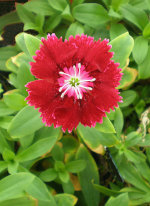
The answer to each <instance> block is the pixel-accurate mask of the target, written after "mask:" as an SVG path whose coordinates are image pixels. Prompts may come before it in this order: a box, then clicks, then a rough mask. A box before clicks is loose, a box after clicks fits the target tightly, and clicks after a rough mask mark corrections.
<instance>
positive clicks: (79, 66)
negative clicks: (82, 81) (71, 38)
mask: <svg viewBox="0 0 150 206" xmlns="http://www.w3.org/2000/svg"><path fill="white" fill-rule="evenodd" d="M78 69H79V77H80V69H81V63H78Z"/></svg>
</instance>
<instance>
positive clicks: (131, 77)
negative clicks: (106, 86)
mask: <svg viewBox="0 0 150 206" xmlns="http://www.w3.org/2000/svg"><path fill="white" fill-rule="evenodd" d="M122 73H123V76H122V79H121V81H120V85H119V86H118V87H117V88H118V89H122V88H127V87H129V86H130V85H131V84H133V83H134V82H135V79H136V77H137V75H138V71H137V70H136V69H132V68H130V67H125V69H124V70H123V71H122ZM120 105H121V104H120Z"/></svg>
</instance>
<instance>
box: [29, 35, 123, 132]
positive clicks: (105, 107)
mask: <svg viewBox="0 0 150 206" xmlns="http://www.w3.org/2000/svg"><path fill="white" fill-rule="evenodd" d="M108 42H109V40H107V39H105V40H103V41H101V40H100V39H99V40H98V41H94V38H93V37H88V36H87V35H84V34H82V35H81V36H80V35H76V37H75V38H74V37H73V36H70V38H69V40H65V41H64V42H63V41H62V38H60V39H58V38H57V37H56V35H55V34H52V35H50V34H48V36H47V40H46V39H44V38H42V43H43V45H41V47H40V50H38V51H37V52H36V56H34V61H35V62H31V63H30V65H31V72H32V74H33V75H34V76H35V77H36V78H38V80H35V81H33V82H29V83H28V84H27V85H26V87H27V88H28V90H27V91H28V94H29V95H28V97H27V98H26V99H27V100H28V104H29V105H31V106H34V107H35V108H39V112H41V117H42V120H43V122H45V124H46V125H47V126H51V125H52V124H54V127H59V126H62V130H63V131H64V132H65V131H66V130H67V129H68V131H69V132H71V131H72V130H73V128H77V126H78V124H79V123H81V124H83V125H85V126H89V127H91V126H95V124H96V122H99V123H102V120H103V117H104V116H106V112H109V111H110V109H112V110H114V107H118V102H121V101H122V98H121V97H120V96H119V92H118V90H117V89H116V87H117V86H118V85H119V81H120V80H121V76H122V73H121V69H119V68H118V66H119V63H114V61H113V60H111V58H112V56H113V52H110V51H109V50H110V49H111V45H108Z"/></svg>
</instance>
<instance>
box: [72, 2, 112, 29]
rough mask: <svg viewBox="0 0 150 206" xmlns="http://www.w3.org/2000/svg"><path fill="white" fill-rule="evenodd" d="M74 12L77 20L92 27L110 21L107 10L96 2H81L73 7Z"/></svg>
mask: <svg viewBox="0 0 150 206" xmlns="http://www.w3.org/2000/svg"><path fill="white" fill-rule="evenodd" d="M72 14H73V17H74V18H75V19H76V20H77V21H79V22H81V23H83V24H86V25H88V26H90V27H92V28H97V27H98V26H100V25H101V24H105V23H106V22H108V21H109V16H108V14H107V11H106V10H105V9H104V7H102V6H101V5H100V4H96V3H85V4H79V5H77V6H76V7H74V8H73V11H72Z"/></svg>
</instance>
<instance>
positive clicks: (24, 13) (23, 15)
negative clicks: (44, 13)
mask: <svg viewBox="0 0 150 206" xmlns="http://www.w3.org/2000/svg"><path fill="white" fill-rule="evenodd" d="M16 9H17V13H18V16H19V18H20V19H21V21H22V22H23V23H24V30H28V29H34V30H37V31H38V30H39V25H37V24H36V17H37V16H35V14H33V13H32V12H31V11H29V10H27V9H26V8H25V7H24V5H22V4H17V6H16Z"/></svg>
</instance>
